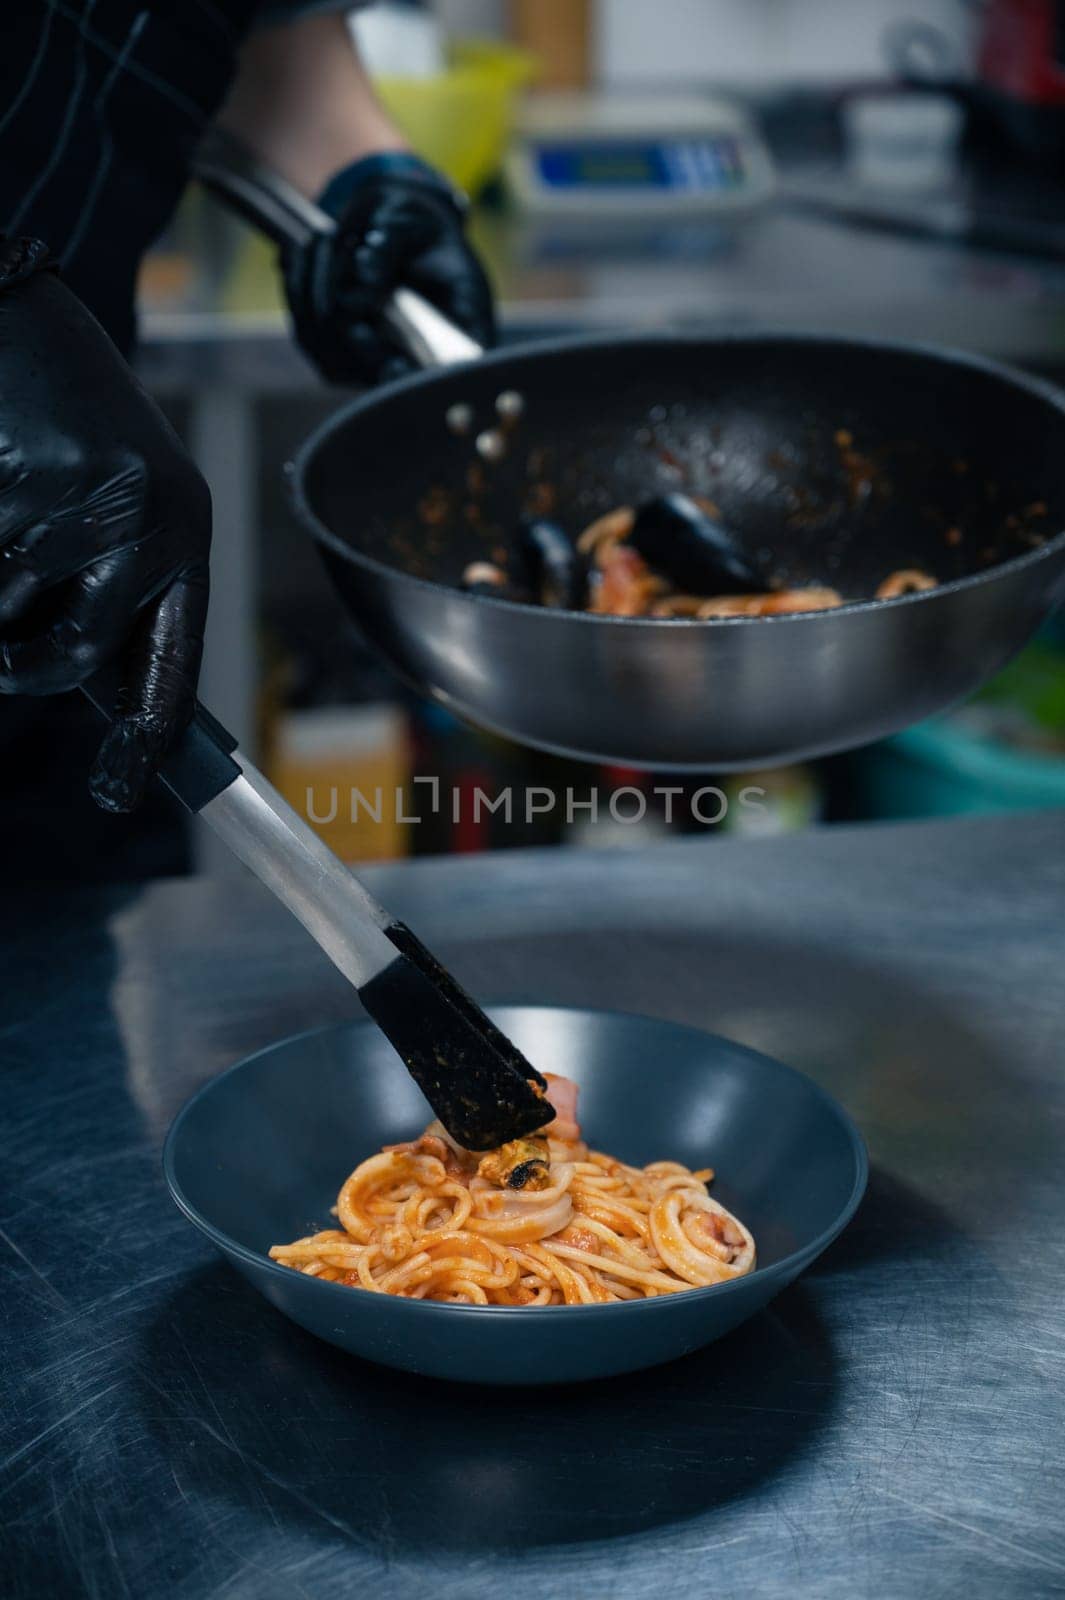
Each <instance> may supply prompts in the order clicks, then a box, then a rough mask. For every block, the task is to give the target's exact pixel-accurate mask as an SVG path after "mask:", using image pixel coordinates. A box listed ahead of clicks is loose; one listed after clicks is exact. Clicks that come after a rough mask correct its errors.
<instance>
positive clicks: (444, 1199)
mask: <svg viewBox="0 0 1065 1600" xmlns="http://www.w3.org/2000/svg"><path fill="white" fill-rule="evenodd" d="M576 1093H577V1091H576V1087H575V1085H573V1084H572V1083H570V1082H569V1081H568V1080H567V1079H565V1078H558V1077H553V1076H551V1075H549V1076H548V1098H549V1099H550V1101H551V1103H552V1105H553V1106H554V1107H555V1110H556V1118H555V1121H554V1122H552V1123H551V1124H550V1125H549V1128H548V1129H547V1130H546V1133H545V1134H541V1135H534V1136H533V1138H532V1139H531V1140H521V1141H516V1143H515V1145H514V1146H504V1147H503V1149H502V1150H501V1151H493V1152H491V1153H490V1154H489V1155H488V1156H485V1157H478V1156H477V1155H475V1154H473V1153H472V1152H469V1151H465V1150H462V1149H460V1148H459V1147H458V1146H456V1145H455V1144H454V1142H453V1141H452V1140H451V1139H450V1138H449V1137H448V1135H447V1134H446V1133H445V1132H444V1130H443V1128H442V1127H441V1126H440V1124H439V1123H433V1124H430V1126H429V1128H428V1129H427V1130H426V1132H425V1133H424V1134H422V1136H421V1138H419V1139H416V1140H413V1141H411V1142H410V1143H407V1144H401V1145H393V1146H390V1147H387V1148H386V1149H384V1150H382V1151H380V1152H379V1153H378V1154H377V1155H373V1156H370V1157H369V1158H368V1159H367V1160H366V1161H363V1162H361V1163H360V1164H359V1166H357V1167H356V1168H355V1170H354V1172H353V1173H352V1174H351V1176H350V1177H349V1178H348V1179H347V1181H346V1182H345V1184H344V1186H343V1188H342V1189H341V1191H340V1195H339V1197H338V1199H337V1204H336V1207H335V1214H336V1217H337V1221H338V1222H339V1224H340V1226H339V1227H337V1228H329V1229H326V1230H325V1231H323V1232H321V1233H315V1234H310V1235H308V1236H307V1237H306V1238H303V1239H297V1240H296V1241H295V1243H293V1244H286V1245H274V1246H273V1248H272V1249H271V1251H270V1255H271V1257H272V1258H273V1260H275V1261H278V1262H281V1263H282V1264H283V1265H285V1266H288V1267H292V1268H293V1269H294V1270H296V1271H297V1272H302V1273H304V1274H306V1275H307V1276H309V1277H317V1278H322V1279H325V1280H326V1281H328V1282H333V1283H342V1284H347V1285H350V1286H351V1287H353V1288H361V1289H369V1290H372V1291H373V1292H375V1293H378V1294H392V1295H400V1296H404V1297H407V1298H410V1299H414V1300H444V1301H453V1302H458V1303H461V1304H467V1305H469V1304H473V1305H496V1306H549V1305H593V1304H603V1303H607V1302H612V1301H621V1300H644V1299H651V1298H654V1297H655V1296H658V1295H664V1294H676V1293H678V1292H679V1291H682V1290H684V1289H692V1288H702V1287H704V1286H706V1285H708V1284H715V1283H723V1282H726V1281H727V1280H729V1279H730V1278H738V1277H742V1276H743V1275H744V1274H746V1273H748V1272H750V1271H752V1270H753V1268H754V1264H755V1245H754V1240H753V1238H752V1237H751V1235H750V1233H749V1232H748V1230H747V1229H746V1228H745V1227H744V1225H743V1223H742V1222H740V1221H739V1220H738V1219H737V1218H736V1217H734V1216H733V1215H732V1214H731V1213H730V1212H729V1211H726V1210H725V1208H724V1206H722V1205H720V1204H718V1202H717V1201H716V1200H713V1199H711V1197H710V1196H709V1194H708V1193H707V1184H708V1183H709V1182H710V1181H711V1179H712V1178H713V1172H712V1171H711V1169H710V1168H708V1167H707V1168H702V1169H701V1170H699V1171H697V1172H692V1171H690V1170H689V1169H688V1168H687V1167H684V1166H682V1165H681V1164H680V1163H679V1162H676V1161H655V1162H652V1163H651V1164H650V1165H649V1166H646V1167H630V1166H626V1165H625V1163H624V1162H621V1161H616V1160H615V1159H614V1158H613V1157H612V1156H607V1155H602V1154H599V1153H598V1152H596V1151H591V1150H589V1149H588V1147H587V1145H586V1144H585V1143H584V1141H583V1140H582V1138H581V1133H580V1128H579V1126H578V1124H577V1121H576Z"/></svg>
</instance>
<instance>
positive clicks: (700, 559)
mask: <svg viewBox="0 0 1065 1600" xmlns="http://www.w3.org/2000/svg"><path fill="white" fill-rule="evenodd" d="M628 542H629V543H630V544H631V545H632V547H633V549H634V550H635V551H636V552H637V554H638V555H640V556H642V557H643V559H644V561H646V562H647V565H648V566H649V567H652V568H653V569H654V571H655V572H658V573H660V574H661V575H662V577H663V578H668V580H669V582H670V583H671V584H673V586H674V588H676V589H678V590H679V591H680V592H681V593H682V594H700V595H714V596H716V595H726V594H758V593H761V592H763V591H764V590H765V589H766V588H767V585H766V581H765V579H764V577H763V576H762V574H761V573H760V572H758V570H757V569H756V568H755V567H754V566H752V564H751V562H750V560H749V559H748V557H747V556H746V555H745V554H744V552H743V550H741V549H740V547H739V545H738V544H737V542H736V540H735V538H734V537H733V535H732V534H731V533H730V532H729V530H728V529H727V528H726V527H724V526H723V525H722V524H721V523H720V522H717V521H716V520H715V519H714V518H713V517H711V516H709V515H708V514H707V513H706V512H705V511H704V510H703V509H702V507H701V506H698V505H696V503H695V501H694V500H690V499H689V498H688V496H687V495H686V494H664V495H662V496H660V498H659V499H657V500H649V501H648V502H647V503H646V505H643V506H641V507H640V509H639V511H638V512H637V514H636V522H635V525H634V527H633V530H632V533H631V534H630V535H629V540H628Z"/></svg>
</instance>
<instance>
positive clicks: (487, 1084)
mask: <svg viewBox="0 0 1065 1600" xmlns="http://www.w3.org/2000/svg"><path fill="white" fill-rule="evenodd" d="M83 690H84V693H85V694H86V695H87V696H88V698H89V699H90V700H91V701H92V703H93V705H94V706H95V707H96V708H97V710H98V711H100V712H101V713H102V714H103V715H104V716H105V717H107V718H110V717H111V716H112V715H113V713H114V705H115V693H114V682H113V679H112V678H111V675H110V674H98V675H97V676H96V677H95V678H93V679H92V680H91V681H90V682H89V683H87V684H85V685H83ZM160 777H161V778H162V781H163V782H164V783H165V785H166V787H167V788H168V789H169V790H170V791H171V793H172V794H174V795H176V796H177V798H178V799H179V800H180V801H181V802H182V804H183V805H184V806H186V807H187V809H188V810H189V811H191V812H194V813H195V814H196V815H198V816H201V817H202V818H203V820H204V821H205V822H206V823H208V824H209V825H210V826H211V827H212V828H213V829H214V831H215V833H217V834H218V836H219V837H220V838H221V839H223V840H224V841H225V843H226V844H227V845H228V846H229V848H230V849H231V850H232V851H233V853H234V855H236V856H238V857H239V858H240V860H241V861H243V862H244V864H245V866H247V867H250V868H251V870H252V871H253V872H254V873H255V875H256V877H258V878H259V879H260V880H261V881H262V882H263V883H264V884H265V885H266V887H267V888H268V889H269V890H271V892H272V893H273V894H275V895H276V896H277V898H278V899H279V900H280V901H281V903H282V905H284V906H287V907H288V909H289V911H291V912H292V914H293V916H295V917H297V918H298V920H299V921H300V922H302V923H303V926H304V927H305V928H306V929H307V932H308V933H309V934H310V935H311V937H312V938H313V939H314V940H315V941H316V942H317V943H318V944H319V945H320V946H321V948H322V949H323V950H324V951H325V953H326V955H327V956H328V957H329V959H330V960H331V961H332V962H333V964H334V965H335V966H336V967H337V968H338V969H339V970H340V971H341V972H342V973H343V974H344V976H345V977H346V978H347V979H348V981H349V982H350V983H352V984H353V985H354V986H355V989H356V990H357V991H358V995H359V999H360V1000H361V1001H362V1003H363V1006H364V1007H365V1008H366V1010H367V1011H368V1012H369V1014H370V1016H371V1017H372V1018H373V1020H374V1021H375V1022H376V1023H377V1026H378V1027H379V1028H380V1029H381V1032H382V1033H383V1034H384V1035H385V1037H386V1038H387V1039H388V1040H390V1042H391V1043H392V1044H393V1045H394V1047H395V1049H396V1050H397V1051H398V1052H399V1055H400V1057H401V1058H402V1060H403V1063H404V1065H405V1066H406V1068H407V1071H408V1072H409V1073H410V1075H411V1077H412V1078H413V1079H414V1081H415V1083H416V1084H417V1085H418V1087H419V1089H420V1090H421V1091H422V1093H423V1094H424V1096H425V1098H426V1099H427V1100H428V1102H429V1104H430V1105H431V1106H432V1108H433V1110H434V1111H435V1112H436V1114H437V1116H438V1117H439V1118H440V1121H441V1122H442V1123H443V1125H444V1127H445V1128H446V1129H447V1131H448V1133H450V1134H451V1135H452V1137H453V1138H454V1139H457V1140H458V1142H459V1144H461V1145H463V1146H465V1148H466V1149H468V1150H493V1149H496V1148H497V1147H498V1146H499V1145H501V1144H505V1143H506V1142H507V1141H508V1140H510V1139H517V1138H521V1137H522V1136H523V1135H525V1134H528V1133H532V1132H533V1130H534V1129H536V1128H540V1127H543V1126H544V1124H545V1123H548V1122H550V1121H551V1120H552V1118H553V1117H554V1112H553V1110H552V1109H551V1105H550V1103H549V1102H548V1101H547V1100H546V1098H545V1097H544V1090H545V1089H546V1087H547V1085H546V1082H545V1080H544V1078H543V1077H542V1076H541V1075H540V1073H539V1072H537V1071H536V1069H535V1067H533V1066H532V1065H531V1064H530V1063H529V1062H528V1061H526V1059H525V1057H524V1056H523V1055H522V1053H521V1051H520V1050H518V1049H517V1047H516V1046H515V1045H513V1044H511V1042H510V1040H509V1039H508V1038H506V1036H505V1035H504V1034H502V1033H501V1032H500V1031H499V1029H498V1028H497V1027H496V1026H495V1025H494V1023H492V1022H490V1021H489V1019H488V1018H487V1017H486V1016H485V1015H484V1012H483V1011H481V1009H480V1007H479V1006H477V1005H476V1004H475V1002H474V1001H473V1000H471V999H470V996H469V995H468V994H467V993H466V992H465V990H464V989H462V988H461V987H460V985H459V984H458V983H456V982H455V979H454V978H453V977H452V976H451V974H450V973H449V972H447V971H446V970H445V969H444V968H443V967H442V966H441V965H440V963H439V961H437V960H436V958H435V957H434V956H433V955H432V954H431V952H430V951H428V950H427V949H426V948H425V946H424V945H423V944H422V943H421V941H420V940H419V939H417V938H416V937H415V935H414V934H413V933H412V932H411V931H410V929H409V928H408V927H406V926H405V925H404V924H403V923H402V922H399V921H397V919H396V918H395V917H393V916H392V915H391V914H390V913H389V912H388V911H386V910H385V908H384V907H383V906H381V905H378V903H377V901H376V900H375V899H374V898H373V896H372V895H371V894H369V893H368V891H367V890H366V889H365V888H364V887H363V885H362V884H361V883H360V882H359V880H358V878H356V877H355V876H354V874H353V873H351V872H349V871H348V870H347V868H346V867H345V866H344V865H343V864H342V863H341V862H340V861H338V859H337V858H336V856H335V855H333V853H332V851H331V850H329V849H328V848H327V846H326V845H325V844H323V842H322V840H321V839H320V838H319V837H318V835H317V834H316V833H314V832H313V830H312V829H311V828H310V827H308V825H307V824H306V823H305V822H304V821H303V819H302V818H301V817H300V816H299V815H298V814H297V813H296V812H295V811H293V809H292V808H291V806H289V805H288V804H287V803H286V802H285V801H284V800H283V799H282V798H281V796H280V795H279V794H278V792H277V790H276V789H274V788H273V787H272V786H271V785H270V784H269V783H268V782H267V780H266V779H265V778H264V777H263V775H262V773H261V772H258V771H257V770H256V768H255V767H254V766H253V765H252V763H251V762H250V761H249V760H248V758H247V756H245V755H244V754H243V753H242V752H241V751H240V750H239V749H238V748H237V741H236V740H235V739H234V738H233V737H232V735H230V734H228V733H227V732H226V730H225V729H224V728H223V727H222V726H221V724H220V723H218V722H217V721H216V720H215V718H214V717H212V716H211V714H210V712H209V711H207V710H205V709H204V707H203V706H201V705H199V704H198V705H197V708H196V714H195V717H194V718H193V721H192V723H191V725H190V727H189V728H188V730H187V731H186V733H185V734H184V735H183V737H182V738H181V740H180V741H179V743H178V745H177V746H176V748H175V749H174V750H173V751H172V753H171V754H170V756H169V757H168V759H167V761H166V763H165V764H164V766H163V768H162V770H161V772H160Z"/></svg>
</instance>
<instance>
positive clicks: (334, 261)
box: [282, 152, 495, 384]
mask: <svg viewBox="0 0 1065 1600" xmlns="http://www.w3.org/2000/svg"><path fill="white" fill-rule="evenodd" d="M318 203H319V205H320V206H321V207H322V208H323V210H326V211H328V212H329V214H330V215H331V216H333V217H335V219H336V222H337V231H336V233H335V234H334V235H332V236H330V237H321V236H319V237H316V238H315V239H314V240H313V241H312V242H311V243H310V244H309V245H306V246H301V247H293V246H290V247H288V248H286V249H285V250H284V251H283V253H282V269H283V272H284V277H285V289H286V292H287V294H288V302H289V307H290V309H291V311H292V320H293V322H294V324H295V328H296V337H297V338H298V339H299V342H300V344H301V345H302V346H303V348H304V350H305V351H306V352H307V354H308V355H309V356H310V358H311V360H312V361H313V362H314V363H315V365H316V366H317V367H318V370H319V371H320V372H321V374H322V376H323V377H325V378H327V379H329V380H330V382H332V383H361V384H365V383H371V384H372V383H381V382H388V381H390V380H391V379H393V378H397V377H401V376H402V375H403V374H404V373H405V372H409V371H411V370H413V366H414V363H413V362H412V361H410V359H409V358H408V357H407V356H405V355H404V354H403V353H402V351H401V350H400V349H399V347H398V346H397V345H396V344H395V342H394V341H393V340H392V338H391V337H390V335H389V334H388V331H387V329H384V328H382V326H381V309H382V307H383V306H384V303H385V301H386V300H387V299H388V297H389V295H390V294H391V293H392V291H393V290H394V289H396V288H398V287H400V286H401V285H402V286H405V287H407V288H410V289H416V290H417V291H418V293H419V294H422V295H424V296H425V298H426V299H427V300H430V301H431V302H432V303H433V305H435V306H436V307H438V309H439V310H441V311H443V312H444V314H445V315H446V316H448V317H450V318H451V320H452V321H453V322H456V323H457V324H458V325H459V327H460V328H463V329H464V330H465V331H466V332H467V333H468V334H470V335H471V336H472V337H473V338H474V339H476V340H477V342H478V344H482V345H485V346H488V345H492V344H494V343H495V314H494V310H493V305H492V291H491V288H490V287H489V284H488V279H487V278H486V277H485V274H484V268H483V267H482V266H481V263H480V261H479V260H478V259H477V256H476V255H475V254H474V252H473V251H472V250H471V248H470V246H469V245H468V244H467V242H466V236H465V232H464V222H465V206H464V203H463V201H462V199H461V197H460V196H459V195H458V194H457V193H456V192H455V191H454V190H453V189H452V188H451V186H450V185H449V184H448V183H447V181H446V179H444V178H442V177H441V176H440V174H439V173H437V172H434V170H433V169H432V167H429V166H427V165H426V164H425V162H423V161H420V160H419V159H418V158H417V157H416V156H410V155H405V154H403V153H400V152H397V153H395V154H386V155H376V156H367V157H366V158H365V159H364V160H363V161H357V162H356V163H355V164H354V166H351V167H348V168H346V170H345V171H344V172H342V173H339V174H338V175H337V177H335V178H334V179H333V181H332V183H330V184H329V185H328V187H327V188H326V190H325V192H324V194H323V195H322V196H321V198H320V199H319V202H318Z"/></svg>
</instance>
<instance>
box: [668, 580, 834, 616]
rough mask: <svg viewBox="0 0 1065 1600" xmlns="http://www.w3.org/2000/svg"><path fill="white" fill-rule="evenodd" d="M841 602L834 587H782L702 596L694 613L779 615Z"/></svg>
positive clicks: (830, 608) (823, 608)
mask: <svg viewBox="0 0 1065 1600" xmlns="http://www.w3.org/2000/svg"><path fill="white" fill-rule="evenodd" d="M842 604H843V596H842V595H841V594H840V593H839V592H838V591H837V590H836V589H817V588H810V589H782V590H781V591H780V592H779V594H737V595H719V596H718V597H717V598H716V599H713V600H704V601H703V604H702V605H701V606H700V607H699V609H698V611H697V612H696V613H695V614H696V616H697V617H699V618H701V619H702V620H704V621H706V620H708V619H709V618H711V617H783V616H789V615H791V614H793V613H795V612H799V611H830V610H832V609H833V607H835V606H841V605H842Z"/></svg>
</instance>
